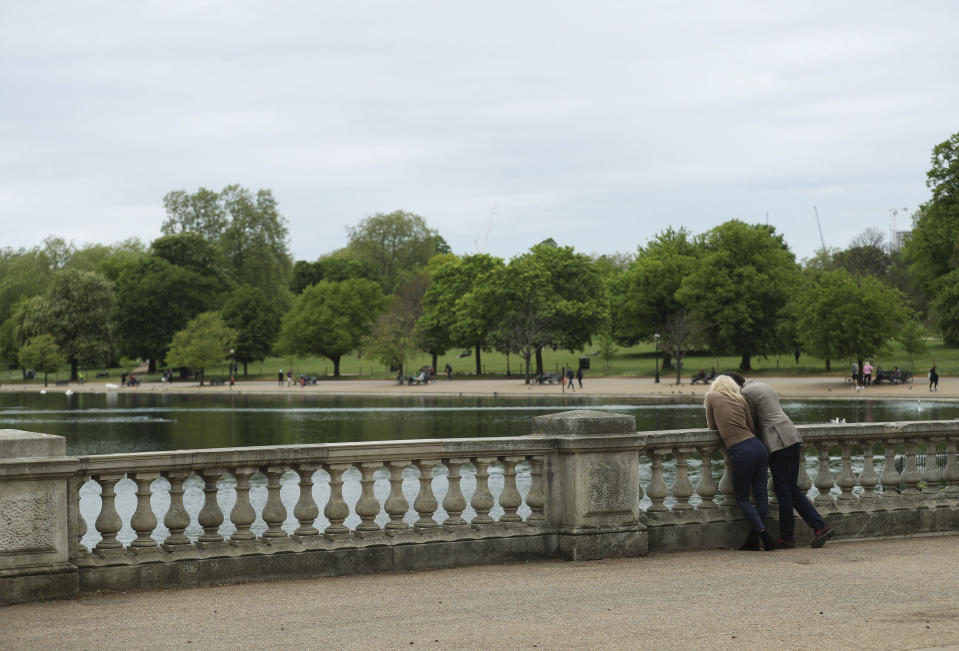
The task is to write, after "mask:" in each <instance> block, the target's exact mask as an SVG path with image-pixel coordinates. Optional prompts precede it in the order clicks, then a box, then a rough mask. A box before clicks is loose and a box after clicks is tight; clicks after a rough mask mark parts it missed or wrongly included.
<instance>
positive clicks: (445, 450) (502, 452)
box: [0, 410, 959, 479]
mask: <svg viewBox="0 0 959 651" xmlns="http://www.w3.org/2000/svg"><path fill="white" fill-rule="evenodd" d="M634 428H635V425H634V421H633V417H632V416H625V415H622V414H609V413H607V412H598V411H588V410H579V411H574V412H565V413H563V414H553V415H550V416H543V417H537V418H535V419H534V424H533V431H534V433H533V434H530V435H527V436H515V437H483V438H453V439H416V440H395V441H369V442H358V443H315V444H306V445H277V446H254V447H238V448H213V449H198V450H170V451H162V452H133V453H121V454H101V455H90V456H79V457H70V456H65V455H63V453H62V452H60V453H59V454H57V453H56V452H59V449H58V450H56V452H55V453H54V454H53V455H51V456H47V457H40V456H29V457H28V456H22V457H15V458H9V457H7V458H2V457H0V479H3V478H7V479H14V478H16V477H19V476H24V475H30V476H33V477H37V476H63V475H69V474H90V473H106V472H111V471H113V472H126V471H131V470H137V471H143V472H148V471H160V470H176V469H186V468H191V469H197V468H216V467H225V466H232V467H236V466H258V467H267V466H275V465H296V464H316V463H327V464H336V463H343V464H346V463H364V462H371V463H373V462H383V461H414V460H418V459H441V458H463V457H484V458H485V457H496V456H524V455H541V454H544V453H547V452H549V451H557V452H559V453H569V452H574V451H587V450H593V451H600V450H605V451H614V450H645V449H657V450H663V451H668V450H669V449H671V448H689V449H690V450H692V449H699V448H702V447H706V446H717V445H718V444H719V437H718V435H717V433H716V432H715V431H713V430H709V429H705V428H701V429H700V428H696V429H680V430H665V431H655V432H635V431H633V430H634ZM799 429H800V431H801V432H802V435H803V438H804V439H805V440H806V441H807V442H808V443H811V444H813V445H815V444H816V443H817V442H826V443H840V442H843V441H850V440H851V441H853V442H856V443H861V442H863V441H869V440H875V441H880V440H885V441H891V442H899V441H908V440H926V439H929V440H941V439H945V438H951V437H953V436H957V435H959V420H938V421H909V422H882V423H842V424H817V425H800V426H799ZM52 438H59V437H52ZM28 454H31V453H28Z"/></svg>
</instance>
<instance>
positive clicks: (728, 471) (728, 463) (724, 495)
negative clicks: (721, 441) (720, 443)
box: [719, 447, 736, 508]
mask: <svg viewBox="0 0 959 651" xmlns="http://www.w3.org/2000/svg"><path fill="white" fill-rule="evenodd" d="M722 451H723V476H722V477H720V478H719V496H720V500H719V503H720V504H721V505H722V506H725V507H727V508H733V507H735V506H736V495H735V491H734V490H733V461H732V459H730V458H729V450H727V449H726V448H725V447H724V448H722Z"/></svg>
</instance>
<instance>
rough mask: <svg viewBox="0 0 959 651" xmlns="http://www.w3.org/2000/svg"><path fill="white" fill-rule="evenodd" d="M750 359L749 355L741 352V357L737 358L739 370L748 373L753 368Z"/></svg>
mask: <svg viewBox="0 0 959 651" xmlns="http://www.w3.org/2000/svg"><path fill="white" fill-rule="evenodd" d="M750 361H751V356H750V355H747V354H745V353H743V357H742V359H741V360H739V370H740V371H742V372H743V373H748V372H749V371H751V370H753V366H752V364H751V363H750Z"/></svg>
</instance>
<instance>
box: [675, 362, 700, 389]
mask: <svg viewBox="0 0 959 651" xmlns="http://www.w3.org/2000/svg"><path fill="white" fill-rule="evenodd" d="M693 368H696V367H695V366H694V367H693ZM682 383H683V360H682V358H681V357H676V384H677V385H679V384H682Z"/></svg>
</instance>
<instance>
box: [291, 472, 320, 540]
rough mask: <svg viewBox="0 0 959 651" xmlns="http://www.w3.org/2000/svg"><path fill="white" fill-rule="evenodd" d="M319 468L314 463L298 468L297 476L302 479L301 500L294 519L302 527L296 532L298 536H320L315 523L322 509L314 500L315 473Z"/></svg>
mask: <svg viewBox="0 0 959 651" xmlns="http://www.w3.org/2000/svg"><path fill="white" fill-rule="evenodd" d="M318 468H319V466H318V465H316V464H313V463H301V464H299V465H297V466H296V474H297V475H299V477H300V482H299V483H300V499H299V500H297V502H296V506H294V507H293V517H295V518H296V520H297V522H299V523H300V526H299V527H297V529H296V531H294V532H293V533H294V535H296V536H318V535H319V533H320V531H319V529H317V528H316V527H315V526H314V525H313V523H314V522H316V519H317V518H318V517H319V516H320V507H319V506H318V505H317V504H316V500H315V499H314V498H313V473H314V472H316V470H317V469H318Z"/></svg>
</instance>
